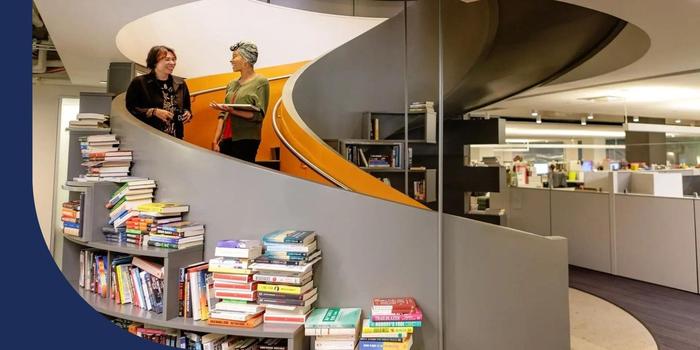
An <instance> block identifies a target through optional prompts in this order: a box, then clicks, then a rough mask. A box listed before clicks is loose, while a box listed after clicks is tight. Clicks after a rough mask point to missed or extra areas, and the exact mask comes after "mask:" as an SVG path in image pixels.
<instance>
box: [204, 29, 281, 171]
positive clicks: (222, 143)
mask: <svg viewBox="0 0 700 350" xmlns="http://www.w3.org/2000/svg"><path fill="white" fill-rule="evenodd" d="M257 60H258V47H257V46H256V45H255V44H253V43H250V42H239V43H237V44H236V45H233V46H231V66H232V68H233V71H234V72H240V73H241V76H240V78H239V79H237V80H233V81H231V82H230V83H229V84H228V86H227V87H226V97H225V99H224V103H225V104H249V105H253V106H254V107H257V109H258V110H250V109H240V108H233V107H230V106H226V105H222V104H218V103H215V102H212V103H210V104H209V106H210V107H212V108H214V109H217V110H219V111H221V113H219V123H218V125H217V127H216V133H215V135H214V141H213V142H212V148H213V149H214V150H215V151H218V152H221V153H224V154H227V155H229V156H232V157H236V158H239V159H242V160H246V161H249V162H254V161H255V155H256V154H257V152H258V146H259V145H260V129H261V128H262V121H263V118H265V111H266V110H267V102H268V98H269V95H270V83H269V82H268V80H267V78H265V77H263V76H262V75H259V74H257V73H255V69H254V68H253V66H254V65H255V62H257Z"/></svg>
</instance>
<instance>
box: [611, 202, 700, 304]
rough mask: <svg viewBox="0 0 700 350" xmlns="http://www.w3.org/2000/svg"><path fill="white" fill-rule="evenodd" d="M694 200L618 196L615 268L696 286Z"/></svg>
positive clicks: (633, 275)
mask: <svg viewBox="0 0 700 350" xmlns="http://www.w3.org/2000/svg"><path fill="white" fill-rule="evenodd" d="M693 202H694V200H692V199H685V198H662V197H652V196H644V195H634V194H619V195H617V196H615V215H616V218H615V219H616V222H615V234H616V247H617V249H616V257H615V259H616V263H617V274H618V275H620V276H625V277H630V278H634V279H638V280H642V281H646V282H652V283H656V284H661V285H664V286H669V287H673V288H678V289H682V290H686V291H689V292H694V293H697V292H698V273H697V269H698V266H697V260H696V258H697V257H696V254H697V242H696V238H695V226H696V224H695V208H694V205H693V204H694V203H693Z"/></svg>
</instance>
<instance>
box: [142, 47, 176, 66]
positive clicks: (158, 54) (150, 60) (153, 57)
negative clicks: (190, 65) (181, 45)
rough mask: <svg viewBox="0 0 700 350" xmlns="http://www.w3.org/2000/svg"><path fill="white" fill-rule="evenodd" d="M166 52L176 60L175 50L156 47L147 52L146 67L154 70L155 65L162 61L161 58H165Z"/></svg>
mask: <svg viewBox="0 0 700 350" xmlns="http://www.w3.org/2000/svg"><path fill="white" fill-rule="evenodd" d="M168 52H170V53H172V54H173V56H175V58H176V59H177V55H176V54H175V50H173V49H171V48H169V47H167V46H163V45H157V46H154V47H152V48H151V50H150V51H148V56H146V67H148V68H149V69H155V68H156V63H158V61H160V60H162V59H163V57H165V56H167V55H168Z"/></svg>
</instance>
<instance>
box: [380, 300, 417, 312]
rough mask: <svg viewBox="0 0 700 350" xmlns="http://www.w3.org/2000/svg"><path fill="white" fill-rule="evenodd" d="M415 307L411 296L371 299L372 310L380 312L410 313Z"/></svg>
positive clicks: (414, 301)
mask: <svg viewBox="0 0 700 350" xmlns="http://www.w3.org/2000/svg"><path fill="white" fill-rule="evenodd" d="M417 307H418V305H416V300H415V299H413V298H412V297H400V298H374V299H372V310H373V311H382V313H385V312H386V313H393V314H410V313H412V312H414V311H416V308H417Z"/></svg>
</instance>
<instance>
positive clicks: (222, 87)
mask: <svg viewBox="0 0 700 350" xmlns="http://www.w3.org/2000/svg"><path fill="white" fill-rule="evenodd" d="M291 76H292V75H291V74H287V75H280V76H277V77H272V78H268V79H267V80H268V81H275V80H282V79H288V78H289V77H291ZM224 89H226V85H224V86H218V87H215V88H211V89H206V90H199V91H195V92H193V93H191V94H190V99H192V98H194V97H196V96H199V95H204V94H208V93H210V92H215V91H219V90H224Z"/></svg>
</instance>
